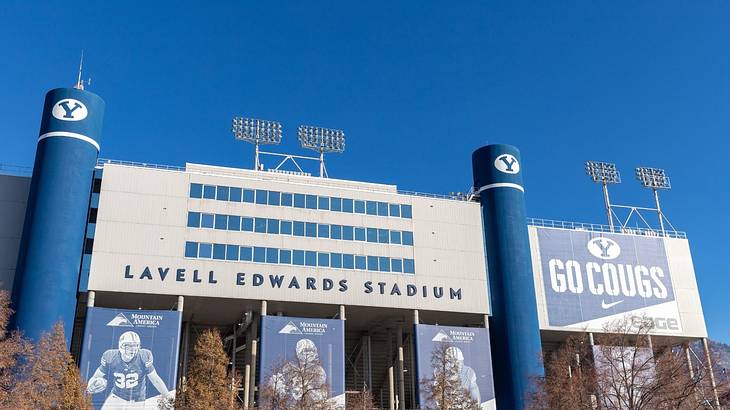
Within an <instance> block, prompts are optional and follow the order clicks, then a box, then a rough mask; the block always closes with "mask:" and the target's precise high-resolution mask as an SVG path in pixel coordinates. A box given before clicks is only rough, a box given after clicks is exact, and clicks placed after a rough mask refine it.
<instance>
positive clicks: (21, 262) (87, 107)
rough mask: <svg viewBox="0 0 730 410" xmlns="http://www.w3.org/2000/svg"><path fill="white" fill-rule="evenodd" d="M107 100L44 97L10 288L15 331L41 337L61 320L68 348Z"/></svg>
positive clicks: (74, 93) (71, 93)
mask: <svg viewBox="0 0 730 410" xmlns="http://www.w3.org/2000/svg"><path fill="white" fill-rule="evenodd" d="M103 118H104V101H103V100H102V99H101V98H100V97H99V96H97V95H96V94H93V93H90V92H88V91H84V90H81V89H76V88H57V89H55V90H51V91H49V92H48V94H46V100H45V104H44V106H43V117H42V118H41V129H40V134H39V136H38V146H37V149H36V157H35V164H34V166H33V177H32V180H31V184H30V195H29V198H28V205H27V209H26V212H25V224H24V225H23V236H22V239H21V244H20V252H19V255H18V264H17V270H16V274H15V280H14V284H13V297H12V302H13V308H14V309H15V317H14V320H13V323H14V326H15V327H16V328H17V329H19V330H21V331H22V332H23V333H24V334H25V335H26V336H28V337H29V338H31V339H32V340H38V339H39V337H40V336H41V334H42V333H43V332H47V331H49V330H50V329H51V328H52V327H53V325H54V324H55V323H56V322H57V321H59V320H61V321H63V324H64V330H65V333H66V343H67V345H70V340H71V333H72V329H73V324H74V316H75V313H76V299H77V290H78V281H79V269H80V266H81V257H82V254H83V249H84V233H85V229H86V222H87V214H88V208H89V197H90V194H91V187H92V182H93V174H94V167H95V166H96V159H97V156H98V154H99V143H98V142H97V141H98V140H99V136H100V135H101V127H102V120H103Z"/></svg>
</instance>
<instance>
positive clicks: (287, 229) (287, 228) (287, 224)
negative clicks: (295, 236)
mask: <svg viewBox="0 0 730 410" xmlns="http://www.w3.org/2000/svg"><path fill="white" fill-rule="evenodd" d="M291 225H292V224H291V221H281V234H282V235H291Z"/></svg>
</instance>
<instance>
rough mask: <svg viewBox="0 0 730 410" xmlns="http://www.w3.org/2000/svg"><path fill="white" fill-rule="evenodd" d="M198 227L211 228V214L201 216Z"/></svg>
mask: <svg viewBox="0 0 730 410" xmlns="http://www.w3.org/2000/svg"><path fill="white" fill-rule="evenodd" d="M200 226H201V227H203V228H212V227H213V214H202V215H201V219H200Z"/></svg>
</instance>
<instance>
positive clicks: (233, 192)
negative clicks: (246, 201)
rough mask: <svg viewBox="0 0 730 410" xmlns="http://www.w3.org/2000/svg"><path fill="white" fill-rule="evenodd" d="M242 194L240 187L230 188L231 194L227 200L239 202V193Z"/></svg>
mask: <svg viewBox="0 0 730 410" xmlns="http://www.w3.org/2000/svg"><path fill="white" fill-rule="evenodd" d="M242 194H243V190H241V188H233V187H232V188H231V195H230V196H229V197H228V200H229V201H231V202H241V195H242Z"/></svg>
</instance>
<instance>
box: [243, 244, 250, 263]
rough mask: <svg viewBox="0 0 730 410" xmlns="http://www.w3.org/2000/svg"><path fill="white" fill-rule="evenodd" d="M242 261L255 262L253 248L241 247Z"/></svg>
mask: <svg viewBox="0 0 730 410" xmlns="http://www.w3.org/2000/svg"><path fill="white" fill-rule="evenodd" d="M241 260H242V261H249V262H250V261H252V260H253V248H252V247H250V246H241Z"/></svg>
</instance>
